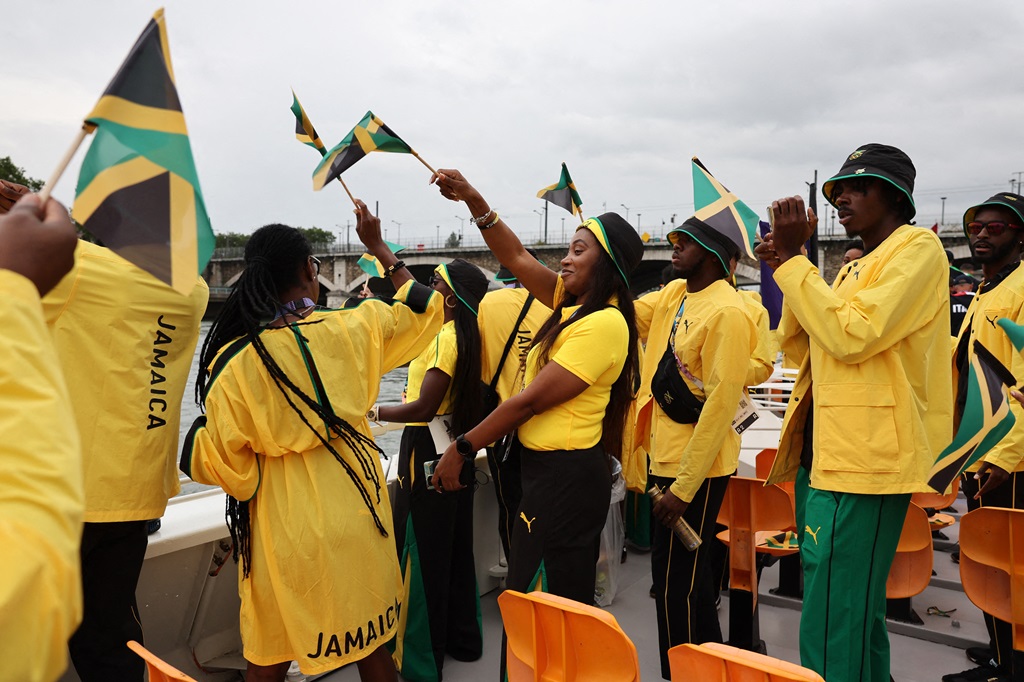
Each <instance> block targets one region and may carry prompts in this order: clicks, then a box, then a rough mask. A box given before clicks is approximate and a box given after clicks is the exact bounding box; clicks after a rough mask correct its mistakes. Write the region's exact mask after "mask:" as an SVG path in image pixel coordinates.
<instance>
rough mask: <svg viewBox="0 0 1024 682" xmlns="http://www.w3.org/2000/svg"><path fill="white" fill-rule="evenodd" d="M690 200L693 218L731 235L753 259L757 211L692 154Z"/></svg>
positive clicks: (728, 235)
mask: <svg viewBox="0 0 1024 682" xmlns="http://www.w3.org/2000/svg"><path fill="white" fill-rule="evenodd" d="M693 204H694V207H695V208H696V212H695V213H694V214H693V215H694V217H695V218H697V219H698V220H702V221H704V222H705V223H707V224H708V225H710V226H711V227H712V228H714V229H715V230H716V231H718V232H720V233H722V234H723V235H725V236H726V237H728V238H729V239H731V240H732V241H733V243H735V244H736V245H737V246H739V247H740V249H741V251H742V252H745V253H746V254H747V255H748V256H750V257H751V258H753V259H754V260H757V258H756V257H755V256H754V245H755V243H756V237H755V235H756V234H757V223H758V217H757V214H756V213H754V211H753V210H752V209H751V208H750V207H749V206H747V205H746V204H744V203H743V202H742V201H740V200H739V198H738V197H737V196H736V195H735V194H733V193H732V192H730V191H729V190H727V189H726V188H725V185H723V184H722V183H720V182H719V181H718V180H716V179H715V176H713V175H711V171H709V170H708V169H707V168H705V167H704V164H702V163H701V162H700V159H698V158H697V157H696V156H695V157H693Z"/></svg>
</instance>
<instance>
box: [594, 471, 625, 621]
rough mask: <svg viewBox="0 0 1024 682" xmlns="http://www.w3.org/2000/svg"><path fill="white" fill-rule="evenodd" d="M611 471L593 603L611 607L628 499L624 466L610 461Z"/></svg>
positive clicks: (623, 536) (622, 541) (617, 573)
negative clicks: (624, 510) (623, 511)
mask: <svg viewBox="0 0 1024 682" xmlns="http://www.w3.org/2000/svg"><path fill="white" fill-rule="evenodd" d="M608 460H609V465H610V466H611V468H612V499H611V504H610V506H609V507H608V518H607V519H605V522H604V529H603V530H602V531H601V554H600V556H598V558H597V582H596V584H595V586H594V602H595V603H596V604H597V605H598V606H611V604H612V600H614V599H615V593H616V592H617V591H618V589H619V580H618V578H619V563H620V561H621V556H622V547H623V544H624V543H625V540H626V530H625V527H624V526H623V524H622V510H621V509H620V507H619V505H620V503H621V502H622V501H623V500H624V499H626V482H625V480H624V479H623V478H622V465H621V464H619V461H618V460H617V459H615V458H614V457H609V458H608Z"/></svg>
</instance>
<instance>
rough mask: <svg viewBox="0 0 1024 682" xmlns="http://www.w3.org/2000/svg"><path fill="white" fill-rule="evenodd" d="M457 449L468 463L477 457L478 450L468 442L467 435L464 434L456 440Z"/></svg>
mask: <svg viewBox="0 0 1024 682" xmlns="http://www.w3.org/2000/svg"><path fill="white" fill-rule="evenodd" d="M455 449H456V450H457V451H458V453H459V454H460V455H462V458H463V459H465V460H466V461H471V460H473V459H474V458H475V457H476V448H474V447H473V444H472V443H470V442H469V441H468V440H466V434H462V435H461V436H459V437H458V438H456V439H455Z"/></svg>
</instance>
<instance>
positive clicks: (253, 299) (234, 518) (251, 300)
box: [196, 225, 388, 577]
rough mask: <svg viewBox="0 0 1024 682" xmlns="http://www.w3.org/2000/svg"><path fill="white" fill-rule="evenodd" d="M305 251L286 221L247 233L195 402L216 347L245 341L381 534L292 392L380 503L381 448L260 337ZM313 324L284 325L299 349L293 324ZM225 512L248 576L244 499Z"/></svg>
mask: <svg viewBox="0 0 1024 682" xmlns="http://www.w3.org/2000/svg"><path fill="white" fill-rule="evenodd" d="M311 255H312V249H311V248H310V245H309V242H308V241H307V239H306V238H305V237H304V236H303V235H302V233H301V232H299V231H298V230H296V229H295V228H293V227H288V226H286V225H266V226H264V227H261V228H260V229H258V230H256V232H254V233H253V235H252V237H250V238H249V241H248V243H247V244H246V247H245V270H244V271H243V272H242V275H241V276H240V277H239V279H238V282H237V283H236V284H235V286H234V288H233V289H232V291H231V294H230V295H229V296H228V299H227V301H225V303H224V307H223V308H222V309H221V312H220V314H219V315H218V316H217V319H216V320H214V322H213V325H212V326H211V327H210V331H209V333H208V334H207V335H206V339H205V340H204V341H203V347H202V350H201V351H200V371H199V376H198V378H197V379H196V403H197V404H198V405H199V406H200V407H201V408H204V409H205V405H206V396H207V392H208V391H209V388H210V384H209V382H210V379H211V376H210V371H209V368H210V367H211V365H212V364H213V361H214V359H215V358H216V357H217V353H218V352H219V351H220V349H221V348H223V347H224V346H226V345H227V344H228V343H230V342H232V341H233V340H235V339H238V338H245V339H246V340H248V341H249V343H250V344H251V345H252V347H253V348H254V349H255V351H256V355H257V357H259V359H260V361H261V362H262V364H263V366H264V367H265V368H266V370H267V372H268V374H269V375H270V377H271V378H272V379H273V381H274V385H275V386H277V388H278V390H279V391H281V395H283V396H284V398H285V400H286V401H287V402H288V405H289V407H291V408H292V410H293V411H294V412H295V413H296V414H297V415H298V416H299V419H301V420H302V423H303V424H305V425H306V427H307V428H308V429H309V430H310V431H312V432H313V433H314V434H315V435H316V437H317V439H318V440H319V441H320V442H321V443H322V444H323V445H324V447H326V448H327V450H328V451H329V452H330V453H331V454H332V455H333V456H334V458H335V459H336V460H337V461H338V462H339V463H340V464H341V465H342V467H343V468H344V469H345V472H346V473H347V474H348V476H349V478H350V479H351V480H352V482H353V483H354V484H355V486H356V489H357V490H358V491H359V494H360V496H361V497H362V498H363V503H364V504H365V505H366V507H367V509H369V510H370V514H371V515H372V516H373V521H374V524H375V525H376V526H377V530H378V532H379V533H380V534H381V535H383V536H384V537H387V535H388V533H387V530H386V529H385V528H384V524H383V522H382V520H381V519H380V516H379V515H378V514H377V511H376V508H375V506H374V503H373V500H372V499H371V497H370V492H369V491H368V490H367V489H366V486H365V485H364V484H363V482H362V481H361V480H360V477H359V475H358V474H357V472H356V471H355V470H354V469H353V468H352V465H351V464H349V463H348V462H347V461H346V460H345V459H344V458H343V457H342V456H341V454H340V453H339V452H338V451H337V450H336V449H335V448H334V446H333V445H331V443H330V440H329V437H328V438H325V437H324V436H323V435H321V433H320V431H319V430H318V429H317V428H316V427H314V426H313V425H312V424H311V423H310V422H309V420H308V419H307V418H306V415H305V414H303V411H302V410H301V409H300V408H299V406H298V405H296V403H295V401H293V399H292V397H293V396H295V397H298V399H299V401H300V402H301V403H302V404H303V405H305V406H306V407H307V408H308V409H309V410H311V411H312V412H313V413H314V414H316V415H317V417H319V418H320V419H322V420H323V422H324V423H325V424H326V425H327V428H328V430H329V431H330V433H333V434H334V435H335V436H337V437H338V438H340V439H341V441H342V443H344V445H345V446H346V447H347V448H348V449H349V450H351V451H352V452H353V454H354V455H355V456H356V461H357V462H358V463H359V468H360V469H361V471H362V478H363V480H366V481H369V482H370V483H371V484H372V485H373V486H374V488H375V490H374V493H375V494H376V502H377V503H380V500H381V493H380V491H381V481H380V478H379V477H378V476H377V470H376V467H375V466H374V461H373V459H371V458H372V457H378V456H379V455H383V454H384V453H383V451H382V450H381V449H380V448H379V447H378V446H377V444H376V443H375V442H374V440H373V439H372V438H369V437H367V436H365V435H363V434H362V433H360V432H359V431H357V430H356V429H355V428H354V427H353V426H352V425H351V424H349V423H348V422H346V421H345V420H344V419H341V418H340V417H338V416H337V415H336V414H335V413H334V411H333V410H332V409H331V408H330V405H329V404H326V401H325V405H321V404H320V402H319V401H318V400H317V399H316V398H314V397H312V396H309V395H307V394H306V393H305V392H304V391H303V390H302V389H300V388H299V387H298V386H296V385H295V383H294V382H293V381H292V380H291V379H290V378H289V377H288V375H287V374H286V373H285V372H284V370H283V369H281V367H280V365H278V364H277V361H276V360H274V357H273V356H272V355H271V354H270V351H269V350H268V349H267V347H266V345H265V344H264V343H263V339H262V338H261V334H262V332H263V331H264V330H265V329H267V326H266V325H265V324H264V322H265V321H267V320H273V319H274V318H275V317H277V316H278V314H279V313H280V312H281V303H280V301H279V299H278V296H279V293H280V292H282V291H285V290H287V289H289V288H291V287H293V286H296V285H297V284H298V283H299V278H300V273H301V272H302V268H304V267H305V265H306V263H307V262H308V259H309V257H310V256H311ZM316 323H317V322H316V321H314V322H310V323H305V322H302V323H295V324H291V325H288V326H289V328H290V329H291V331H292V333H294V334H295V336H296V340H297V341H298V343H299V345H300V346H301V347H302V348H303V349H308V347H307V345H306V343H307V339H306V338H305V337H303V336H302V335H301V333H300V332H299V327H300V326H301V325H304V324H316ZM325 397H326V396H325ZM225 516H226V520H227V524H228V530H229V531H230V533H231V541H232V542H233V543H234V545H235V548H236V551H235V561H236V562H237V561H238V560H239V556H241V561H242V572H243V575H244V576H245V577H248V575H249V568H250V564H251V558H252V551H251V549H252V547H251V542H252V537H251V528H250V518H249V501H248V500H244V501H243V500H237V499H235V498H234V497H232V496H230V495H228V498H227V509H226V512H225Z"/></svg>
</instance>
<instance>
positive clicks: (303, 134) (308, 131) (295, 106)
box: [292, 90, 327, 156]
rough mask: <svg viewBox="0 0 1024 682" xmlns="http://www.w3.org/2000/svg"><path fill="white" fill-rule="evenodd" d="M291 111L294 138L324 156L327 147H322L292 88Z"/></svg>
mask: <svg viewBox="0 0 1024 682" xmlns="http://www.w3.org/2000/svg"><path fill="white" fill-rule="evenodd" d="M292 113H293V114H295V139H297V140H298V141H299V142H301V143H302V144H305V145H309V146H310V147H312V148H313V149H315V150H317V151H318V152H320V156H326V154H327V148H326V147H324V143H323V140H321V139H320V136H319V135H318V134H317V132H316V129H315V128H314V127H313V124H312V123H311V122H310V120H309V116H306V111H305V109H303V108H302V105H301V104H299V98H298V97H297V96H296V95H295V91H294V90H292Z"/></svg>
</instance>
